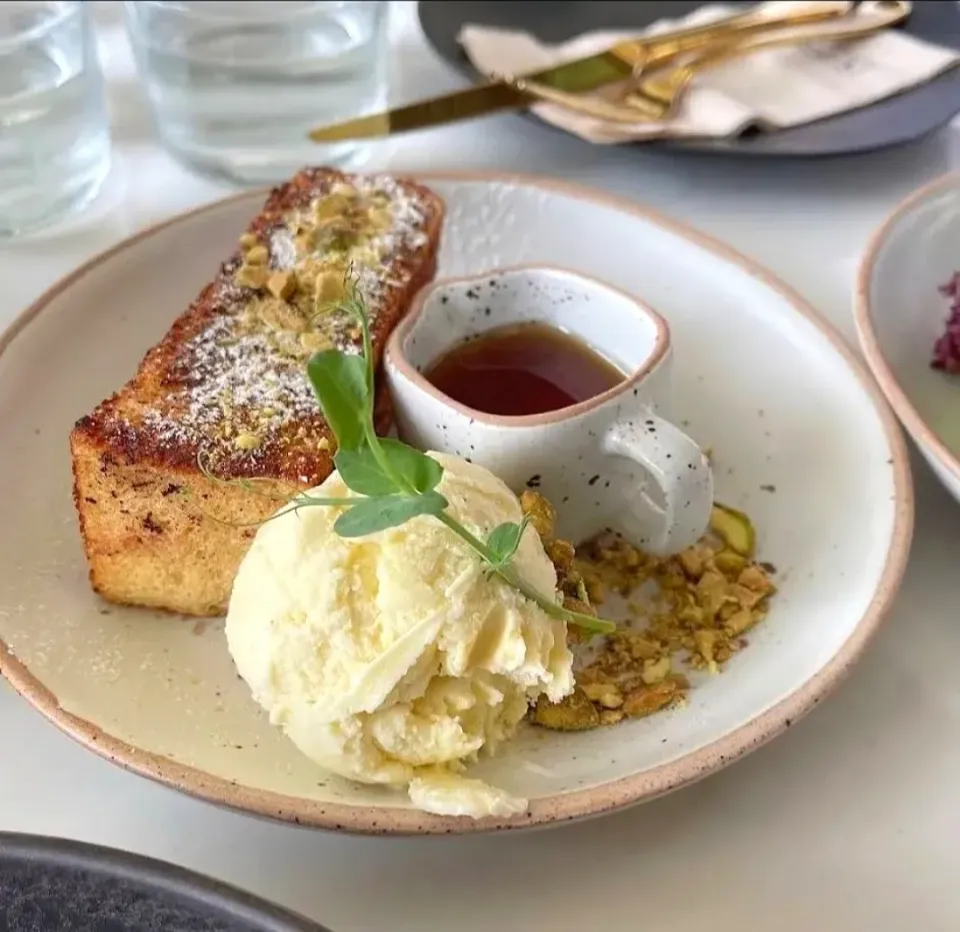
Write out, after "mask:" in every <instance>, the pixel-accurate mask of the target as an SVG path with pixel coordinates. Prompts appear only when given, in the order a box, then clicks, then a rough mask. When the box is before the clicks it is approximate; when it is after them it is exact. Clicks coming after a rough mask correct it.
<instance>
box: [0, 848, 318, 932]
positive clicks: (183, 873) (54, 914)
mask: <svg viewBox="0 0 960 932" xmlns="http://www.w3.org/2000/svg"><path fill="white" fill-rule="evenodd" d="M0 930H3V932H47V930H51V932H54V930H55V932H151V930H156V932H326V930H324V929H323V928H322V927H321V926H318V925H317V924H316V923H314V922H311V921H310V920H308V919H306V918H304V917H303V916H298V915H295V914H294V913H290V912H287V911H286V910H284V909H281V908H280V907H279V906H274V905H272V904H271V903H267V902H265V901H263V900H259V899H257V898H256V897H254V896H252V895H251V894H249V893H244V892H243V891H242V890H238V889H236V888H235V887H230V886H228V885H226V884H223V883H220V882H219V881H216V880H211V879H210V878H208V877H202V876H200V875H199V874H193V873H191V872H190V871H188V870H184V869H183V868H181V867H175V866H174V865H172V864H166V863H164V862H163V861H156V860H153V859H152V858H145V857H141V856H139V855H134V854H129V853H127V852H125V851H117V850H114V849H112V848H103V847H100V846H98V845H88V844H84V843H83V842H79V841H72V840H69V839H65V838H46V837H42V836H38V835H16V834H8V833H0Z"/></svg>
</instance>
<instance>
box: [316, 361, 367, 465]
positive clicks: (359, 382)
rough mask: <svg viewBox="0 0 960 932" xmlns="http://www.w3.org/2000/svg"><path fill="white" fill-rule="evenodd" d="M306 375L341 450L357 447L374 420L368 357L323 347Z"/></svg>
mask: <svg viewBox="0 0 960 932" xmlns="http://www.w3.org/2000/svg"><path fill="white" fill-rule="evenodd" d="M307 376H308V378H309V379H310V384H311V385H312V386H313V390H314V392H315V393H316V396H317V400H318V401H319V402H320V407H321V409H322V410H323V416H324V417H325V418H326V419H327V423H328V424H329V425H330V429H331V430H332V431H333V434H334V436H335V437H336V438H337V447H338V449H341V450H355V449H357V447H359V446H360V444H361V443H363V440H364V438H365V437H366V434H367V430H366V428H367V424H368V422H370V421H371V420H372V408H373V398H372V396H371V394H370V390H369V387H368V384H367V362H366V359H365V357H363V356H348V355H346V354H345V353H341V352H340V351H339V350H334V349H330V350H323V351H322V352H320V353H316V354H314V355H313V356H312V357H311V358H310V362H309V363H307Z"/></svg>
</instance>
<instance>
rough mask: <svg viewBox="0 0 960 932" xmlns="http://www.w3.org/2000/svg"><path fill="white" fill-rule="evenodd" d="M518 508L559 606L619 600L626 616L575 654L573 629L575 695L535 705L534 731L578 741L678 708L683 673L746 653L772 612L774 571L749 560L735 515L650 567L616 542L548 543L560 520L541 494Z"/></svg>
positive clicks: (750, 542) (749, 545)
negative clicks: (552, 575)
mask: <svg viewBox="0 0 960 932" xmlns="http://www.w3.org/2000/svg"><path fill="white" fill-rule="evenodd" d="M521 506H522V507H523V510H524V512H525V513H526V514H528V515H529V516H530V521H531V523H532V524H533V526H534V527H535V528H536V530H537V532H538V533H539V534H540V537H541V540H542V541H543V543H544V548H545V549H546V552H547V555H548V556H549V557H550V559H551V560H552V561H553V564H554V566H555V567H556V570H557V580H558V587H559V589H560V592H561V593H562V594H563V597H564V604H565V605H566V606H567V607H568V608H571V609H574V610H576V611H580V612H586V613H587V614H590V615H594V616H596V615H597V614H598V612H597V606H598V605H603V604H604V602H605V601H606V600H607V597H608V595H610V594H616V595H617V596H620V597H621V598H623V599H624V600H626V602H627V605H628V607H629V609H630V615H631V619H630V622H629V623H628V624H626V625H622V626H621V627H619V628H618V630H617V631H616V632H615V633H613V634H611V635H608V636H606V637H604V638H603V639H602V640H600V642H599V643H589V644H580V643H579V637H578V634H577V631H576V629H571V631H570V639H571V641H572V642H573V645H574V650H575V654H576V656H577V664H576V669H575V680H576V686H575V689H574V692H573V693H572V694H571V695H570V696H568V697H567V698H566V699H564V700H562V701H561V702H558V703H551V702H548V701H547V700H546V699H543V698H542V699H541V700H540V701H539V702H538V703H537V704H536V706H535V707H534V708H533V709H532V711H531V718H532V720H533V722H534V723H536V724H537V725H540V726H542V727H544V728H549V729H552V730H556V731H583V730H586V729H590V728H597V727H600V726H602V725H613V724H616V723H617V722H620V721H623V720H624V719H625V718H641V717H644V716H647V715H652V714H653V713H655V712H659V711H661V710H663V709H669V708H675V707H677V706H679V705H681V704H682V703H683V702H684V701H685V700H686V696H687V693H688V692H689V690H690V688H691V685H690V681H689V679H688V678H687V677H686V676H685V675H684V674H683V673H682V672H681V671H680V670H679V669H677V667H678V666H679V665H682V666H685V667H687V668H688V669H692V670H697V671H707V672H710V673H719V672H720V671H721V670H722V669H723V668H724V665H725V664H726V663H727V661H729V660H730V658H731V657H733V655H734V654H736V653H737V652H738V651H740V650H742V649H743V648H744V647H746V646H747V640H746V638H745V637H744V635H746V633H747V632H748V631H750V629H751V628H753V627H754V625H756V624H757V623H758V622H759V621H760V620H761V619H763V618H764V616H765V615H766V614H767V611H768V609H769V600H770V598H771V596H772V595H773V594H774V593H775V592H776V587H775V586H774V584H773V581H772V580H771V578H770V577H771V575H772V572H773V568H772V567H771V566H770V565H769V564H761V563H758V562H757V561H756V560H755V558H754V557H755V554H754V552H753V551H754V546H755V543H754V542H755V533H754V529H753V525H752V524H751V523H750V520H749V518H748V517H747V516H746V515H744V514H742V513H741V512H738V511H735V510H733V509H731V508H726V507H724V506H722V505H715V506H714V509H713V514H712V516H711V521H710V528H709V530H708V531H707V533H706V534H705V535H704V536H703V538H701V540H700V541H698V542H697V543H696V544H694V545H693V546H692V547H689V548H687V549H686V550H684V551H682V552H681V553H679V554H676V555H675V556H671V557H662V558H658V557H652V556H650V555H648V554H645V553H644V552H643V551H641V550H639V549H637V548H636V547H634V546H632V545H631V544H629V543H628V542H627V541H625V540H624V539H623V538H622V537H619V536H618V535H616V534H613V533H612V532H605V533H603V534H601V535H599V536H597V537H595V538H593V539H592V540H589V541H587V542H586V543H585V544H583V545H582V546H581V547H580V548H578V549H577V550H575V549H574V547H573V546H572V545H571V544H570V543H569V542H567V541H563V540H560V539H557V538H556V537H555V534H554V527H555V521H556V515H555V513H554V510H553V507H552V506H551V505H550V503H549V502H548V501H547V500H546V499H545V498H544V497H543V496H542V495H540V494H539V493H537V492H533V491H530V490H528V491H526V492H524V493H523V495H522V496H521Z"/></svg>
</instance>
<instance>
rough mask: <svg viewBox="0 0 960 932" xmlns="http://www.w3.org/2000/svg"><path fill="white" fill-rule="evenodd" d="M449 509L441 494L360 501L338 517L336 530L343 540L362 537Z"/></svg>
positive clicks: (428, 493)
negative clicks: (344, 538) (420, 516)
mask: <svg viewBox="0 0 960 932" xmlns="http://www.w3.org/2000/svg"><path fill="white" fill-rule="evenodd" d="M446 507H447V500H446V499H445V498H444V497H443V496H442V495H441V494H440V493H439V492H427V493H425V494H424V495H382V496H380V497H378V498H359V499H357V503H356V504H355V505H353V506H352V507H351V508H350V509H349V510H348V511H345V512H344V513H343V514H342V515H340V517H339V518H337V520H336V523H335V524H334V526H333V529H334V530H335V531H336V532H337V534H339V535H340V536H341V537H363V536H364V535H366V534H375V533H376V532H377V531H385V530H386V529H387V528H391V527H398V526H399V525H401V524H405V523H406V522H407V521H409V520H410V519H411V518H416V517H417V516H419V515H439V514H441V513H442V512H443V510H444V509H445V508H446Z"/></svg>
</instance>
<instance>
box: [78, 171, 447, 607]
mask: <svg viewBox="0 0 960 932" xmlns="http://www.w3.org/2000/svg"><path fill="white" fill-rule="evenodd" d="M443 214H444V206H443V202H442V200H441V199H440V198H439V196H438V195H436V194H434V193H433V192H432V191H430V190H429V189H427V188H425V187H423V186H421V185H418V184H416V183H414V182H412V181H408V180H404V179H397V178H392V177H388V176H373V175H371V176H364V175H345V174H343V173H341V172H339V171H336V170H333V169H327V168H309V169H304V170H303V171H301V172H300V173H298V174H297V175H296V176H295V177H294V178H293V179H292V180H291V181H289V182H288V183H286V184H284V185H282V186H280V187H277V188H275V189H274V190H273V191H272V192H271V193H270V195H269V196H268V198H267V201H266V203H265V205H264V207H263V209H262V210H261V211H260V213H259V214H258V215H257V216H256V217H255V218H254V219H253V221H252V222H251V223H250V225H249V227H248V228H247V231H246V232H245V233H244V234H243V236H241V238H240V243H239V246H238V248H237V249H236V251H235V252H234V253H233V255H232V256H231V257H230V258H229V259H227V261H226V262H224V264H223V265H222V266H221V268H220V271H219V273H218V274H217V275H216V277H215V278H214V279H213V281H212V282H210V283H209V284H208V285H207V286H206V287H205V288H204V289H203V290H202V291H201V292H200V294H199V295H198V297H197V298H196V299H195V300H194V302H193V303H192V304H191V305H190V307H189V308H188V309H187V310H186V311H185V312H184V313H182V314H181V316H180V317H179V318H177V320H176V321H175V322H174V324H173V326H172V327H171V329H170V330H169V331H168V333H167V334H166V336H165V337H164V338H163V340H162V341H161V342H160V343H159V344H157V345H156V346H155V347H153V348H152V349H151V350H149V351H148V352H147V354H146V356H145V357H144V359H143V361H142V362H141V364H140V367H139V369H138V370H137V372H136V374H135V375H134V377H133V378H132V379H131V380H130V381H129V382H128V383H127V384H126V385H125V386H124V387H123V388H122V389H120V391H118V392H117V393H116V394H115V395H113V396H112V397H111V398H108V399H107V400H106V401H104V402H102V403H101V404H100V405H99V406H98V407H97V408H96V409H95V410H94V411H93V412H92V413H91V414H89V415H87V416H85V417H82V418H81V419H80V420H79V421H78V422H77V424H76V426H75V427H74V429H73V431H72V433H71V435H70V450H71V456H72V462H73V476H74V501H75V504H76V509H77V514H78V517H79V523H80V532H81V536H82V538H83V545H84V549H85V552H86V556H87V561H88V563H89V570H90V582H91V585H92V586H93V588H94V590H95V591H96V592H97V593H99V594H100V595H101V596H102V597H103V598H104V599H107V600H108V601H111V602H116V603H121V604H127V605H141V606H148V607H152V608H157V609H166V610H169V611H173V612H179V613H183V614H187V615H199V616H211V615H219V614H222V613H223V612H224V611H225V610H226V606H227V602H228V600H229V596H230V589H231V586H232V583H233V578H234V575H235V573H236V570H237V567H238V565H239V563H240V560H241V559H242V557H243V555H244V554H245V553H246V550H247V548H248V547H249V545H250V541H251V539H252V537H253V535H254V533H255V530H256V526H257V524H258V523H259V522H262V521H263V520H264V519H265V518H267V517H268V516H269V515H270V514H272V513H273V512H275V511H276V510H278V509H279V508H280V507H282V504H283V501H284V500H286V499H288V498H289V497H290V496H291V495H293V494H295V493H296V492H297V491H302V490H304V489H308V488H311V487H312V486H315V485H317V484H319V483H320V482H322V481H323V480H324V479H325V478H326V477H327V476H328V475H329V474H330V473H331V472H332V470H333V455H334V453H335V452H336V451H335V446H334V445H335V440H334V437H333V434H332V432H331V430H330V427H329V425H328V424H327V422H326V420H325V419H324V417H323V415H322V413H321V411H320V408H319V406H318V404H317V401H316V398H315V396H314V393H313V389H312V387H311V386H310V383H309V381H308V379H307V376H306V364H307V360H308V359H309V357H310V356H311V355H312V354H313V353H314V352H316V351H318V350H320V349H324V348H327V347H330V346H336V347H337V348H339V349H341V350H343V351H346V352H358V351H359V350H360V347H361V332H360V329H359V326H358V324H357V321H356V319H355V318H352V317H351V316H350V315H349V313H347V312H346V311H344V310H343V308H342V307H341V306H340V298H342V297H343V295H344V287H345V282H347V281H348V280H354V281H355V282H356V285H357V287H358V289H359V291H360V294H361V295H362V297H363V298H364V301H365V304H366V306H367V312H368V315H369V318H370V328H371V335H372V343H373V352H374V357H375V360H374V361H375V363H376V364H377V366H378V368H379V362H380V358H381V353H382V349H383V346H384V343H385V341H386V339H387V337H388V336H389V334H390V332H391V331H392V330H393V328H394V327H395V326H396V324H397V323H398V322H399V320H400V319H401V318H402V316H403V315H404V314H405V313H406V311H407V309H408V307H409V304H410V301H411V300H412V298H413V296H414V294H415V293H416V292H417V291H418V290H419V289H420V288H421V287H423V285H425V284H426V283H427V282H429V281H430V280H431V279H432V278H433V276H434V274H435V272H436V259H437V250H438V248H439V242H440V232H441V226H442V222H443ZM377 411H378V417H377V425H378V429H380V430H385V429H386V428H387V427H388V426H389V401H388V399H387V397H386V393H385V391H382V390H380V389H378V402H377ZM245 480H249V481H245Z"/></svg>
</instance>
